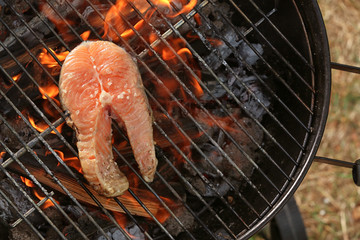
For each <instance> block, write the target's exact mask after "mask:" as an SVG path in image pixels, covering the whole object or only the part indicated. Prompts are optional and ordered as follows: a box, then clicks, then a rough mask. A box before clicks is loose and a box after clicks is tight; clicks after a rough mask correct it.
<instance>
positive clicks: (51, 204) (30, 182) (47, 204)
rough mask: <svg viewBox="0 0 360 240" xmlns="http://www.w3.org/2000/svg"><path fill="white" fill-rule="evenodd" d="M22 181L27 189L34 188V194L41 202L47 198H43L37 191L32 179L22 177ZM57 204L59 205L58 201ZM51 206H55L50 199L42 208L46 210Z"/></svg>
mask: <svg viewBox="0 0 360 240" xmlns="http://www.w3.org/2000/svg"><path fill="white" fill-rule="evenodd" d="M20 179H21V181H23V183H24V184H25V185H26V186H27V187H30V188H33V193H34V195H35V197H37V198H38V199H39V200H40V201H41V200H43V199H44V198H45V197H43V196H41V194H40V193H39V192H38V190H37V189H35V184H34V183H33V182H32V181H31V180H30V179H27V178H25V177H23V176H20ZM55 201H56V200H55ZM56 202H57V203H59V202H58V201H56ZM51 206H54V203H53V202H52V201H51V200H50V199H48V200H46V201H45V202H44V203H43V205H42V206H41V208H42V209H46V208H48V207H51Z"/></svg>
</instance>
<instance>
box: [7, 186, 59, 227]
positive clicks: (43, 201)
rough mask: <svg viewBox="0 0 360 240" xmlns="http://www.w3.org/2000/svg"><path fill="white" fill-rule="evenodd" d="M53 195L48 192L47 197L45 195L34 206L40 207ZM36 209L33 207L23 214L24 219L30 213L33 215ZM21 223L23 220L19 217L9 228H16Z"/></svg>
mask: <svg viewBox="0 0 360 240" xmlns="http://www.w3.org/2000/svg"><path fill="white" fill-rule="evenodd" d="M53 195H54V192H53V191H51V192H49V195H46V196H45V197H44V198H43V199H41V200H40V201H39V202H38V203H37V204H36V205H38V207H41V206H42V205H43V204H44V203H45V202H46V201H47V200H48V199H50V197H51V196H53ZM35 210H36V209H35V208H34V207H32V208H30V209H29V210H28V211H27V212H26V213H24V217H28V216H29V215H30V214H31V213H33V212H34V211H35ZM22 221H23V219H22V218H21V217H20V218H18V219H17V220H16V221H15V222H13V223H11V224H10V227H12V228H14V227H16V226H17V225H18V224H19V223H21V222H22Z"/></svg>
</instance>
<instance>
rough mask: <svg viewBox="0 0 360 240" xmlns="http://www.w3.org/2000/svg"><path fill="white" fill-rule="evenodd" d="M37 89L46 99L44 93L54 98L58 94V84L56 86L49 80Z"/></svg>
mask: <svg viewBox="0 0 360 240" xmlns="http://www.w3.org/2000/svg"><path fill="white" fill-rule="evenodd" d="M39 91H40V93H41V94H42V98H43V99H47V98H46V96H45V93H46V94H47V95H48V96H49V97H51V98H54V97H56V96H57V95H58V94H59V88H58V86H56V85H55V84H53V83H51V82H49V84H48V85H46V86H43V87H39Z"/></svg>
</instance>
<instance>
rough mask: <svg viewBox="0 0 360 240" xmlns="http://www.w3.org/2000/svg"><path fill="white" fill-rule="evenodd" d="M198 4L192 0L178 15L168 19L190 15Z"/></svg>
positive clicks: (195, 0)
mask: <svg viewBox="0 0 360 240" xmlns="http://www.w3.org/2000/svg"><path fill="white" fill-rule="evenodd" d="M196 4H197V0H190V2H189V3H187V4H186V5H185V6H184V7H183V8H182V9H181V10H180V11H179V12H177V13H176V14H173V15H170V16H168V17H177V16H179V15H180V14H187V13H189V12H190V11H191V10H192V9H193V8H194V7H195V6H196Z"/></svg>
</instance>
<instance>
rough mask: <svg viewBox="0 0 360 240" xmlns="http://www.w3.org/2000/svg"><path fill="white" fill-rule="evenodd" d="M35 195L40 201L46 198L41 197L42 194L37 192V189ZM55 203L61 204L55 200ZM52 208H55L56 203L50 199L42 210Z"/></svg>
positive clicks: (43, 205)
mask: <svg viewBox="0 0 360 240" xmlns="http://www.w3.org/2000/svg"><path fill="white" fill-rule="evenodd" d="M34 195H35V197H37V198H38V199H39V200H40V201H41V200H43V199H44V198H45V197H44V196H41V194H40V193H39V192H38V191H37V190H35V189H34ZM55 202H56V203H57V204H59V202H58V201H56V200H55ZM52 206H55V205H54V203H53V202H52V201H51V200H50V199H48V200H46V201H45V202H44V203H43V204H42V205H41V208H42V209H46V208H49V207H52Z"/></svg>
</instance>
